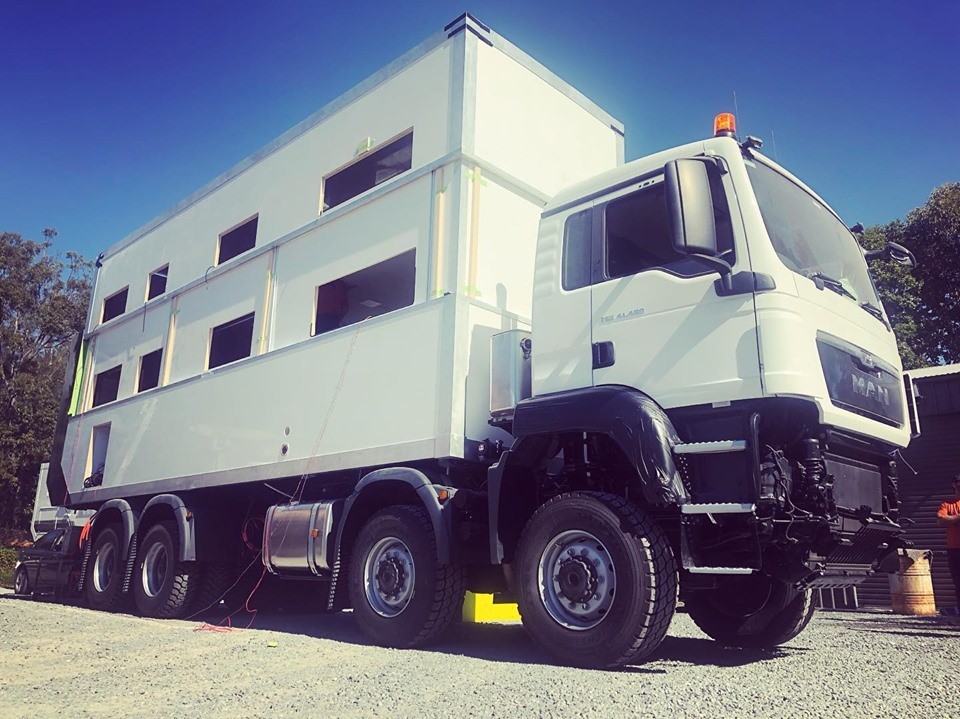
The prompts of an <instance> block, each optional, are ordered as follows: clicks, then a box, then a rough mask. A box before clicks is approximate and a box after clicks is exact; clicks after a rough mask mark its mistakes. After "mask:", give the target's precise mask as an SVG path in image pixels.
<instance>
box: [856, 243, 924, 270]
mask: <svg viewBox="0 0 960 719" xmlns="http://www.w3.org/2000/svg"><path fill="white" fill-rule="evenodd" d="M863 256H864V259H866V261H867V262H873V261H874V260H889V261H890V262H896V263H897V264H898V265H903V266H904V267H909V268H910V269H913V268H914V267H916V266H917V264H918V263H917V258H916V257H915V256H914V254H913V253H912V252H911V251H910V250H908V249H907V248H906V247H904V246H903V245H901V244H898V243H896V242H888V243H887V244H886V245H885V246H884V248H883V249H882V250H867V251H865V252H864V253H863Z"/></svg>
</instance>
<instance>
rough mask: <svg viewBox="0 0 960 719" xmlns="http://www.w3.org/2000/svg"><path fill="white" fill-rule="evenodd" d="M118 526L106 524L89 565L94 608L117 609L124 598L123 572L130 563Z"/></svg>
mask: <svg viewBox="0 0 960 719" xmlns="http://www.w3.org/2000/svg"><path fill="white" fill-rule="evenodd" d="M121 546H122V545H121V543H120V535H119V534H118V533H117V530H116V528H114V527H106V528H105V529H103V531H101V532H100V533H99V534H98V535H97V539H96V541H94V543H93V549H91V551H90V559H89V565H88V566H87V578H86V580H85V583H86V595H87V602H88V603H89V604H90V607H91V608H93V609H98V610H100V611H103V612H115V611H117V610H118V609H120V607H121V605H122V604H123V602H124V596H123V574H124V571H125V569H126V566H127V562H126V557H125V556H124V555H123V550H122V549H121Z"/></svg>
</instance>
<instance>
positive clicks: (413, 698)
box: [0, 594, 960, 719]
mask: <svg viewBox="0 0 960 719" xmlns="http://www.w3.org/2000/svg"><path fill="white" fill-rule="evenodd" d="M243 623H245V621H244V622H243ZM198 626H199V625H198V623H197V622H185V621H163V620H154V619H141V618H137V617H132V616H127V615H117V614H114V615H111V614H102V613H98V612H94V611H90V610H87V609H83V608H79V607H71V606H60V605H56V604H51V603H45V602H34V601H29V600H20V599H15V598H13V597H12V596H10V595H9V594H6V595H4V596H0V681H2V685H0V715H2V716H3V717H6V718H7V719H10V718H12V717H55V716H65V715H67V713H68V712H69V714H70V715H73V716H82V717H89V716H96V717H102V716H109V717H126V716H137V717H145V718H146V717H163V718H164V719H167V718H168V717H211V716H221V715H226V714H229V715H230V716H231V717H235V718H239V717H285V716H292V715H297V716H308V717H318V716H323V717H390V718H391V719H398V718H400V717H418V718H420V719H424V718H426V717H500V716H503V717H518V718H519V717H523V718H526V717H593V718H596V717H621V716H623V717H633V716H636V717H642V716H661V717H662V716H669V717H671V718H673V717H725V716H733V717H785V716H789V717H807V716H810V717H814V716H816V717H838V718H839V717H842V718H843V719H851V718H853V717H891V718H896V719H900V718H905V717H945V716H960V712H958V711H957V709H956V699H955V696H954V695H953V694H952V692H948V691H947V687H948V686H953V685H954V684H955V682H956V676H957V667H958V666H960V629H958V627H956V626H952V625H950V624H949V623H948V622H947V621H946V620H944V619H939V618H931V619H921V618H905V617H895V616H892V615H886V614H855V613H841V612H829V613H828V612H822V613H819V614H818V615H817V616H815V617H814V619H813V622H812V623H811V625H810V626H809V628H808V629H807V630H806V631H805V632H804V633H803V634H801V635H800V636H799V637H797V638H796V639H795V640H793V641H792V642H790V643H789V644H788V645H787V646H785V647H782V648H781V649H779V650H777V651H775V652H769V653H766V652H758V651H746V650H732V649H723V648H721V647H719V646H717V645H716V644H715V643H714V642H712V641H710V640H709V639H707V638H706V637H705V636H704V635H703V634H701V633H700V632H699V631H698V630H697V628H696V627H695V626H694V625H693V623H692V622H691V621H690V619H689V618H688V617H687V616H685V615H683V614H678V615H677V617H676V619H675V620H674V623H673V625H672V627H671V630H670V634H669V636H668V637H667V639H666V640H665V641H664V642H663V644H662V645H661V647H660V649H659V650H658V652H657V654H656V655H655V657H654V658H653V660H652V661H650V662H648V663H646V664H643V665H641V666H636V667H628V668H626V669H624V670H621V671H617V672H601V671H587V670H580V669H571V668H568V667H560V666H554V665H552V664H550V663H549V662H547V661H546V660H545V659H544V657H543V656H542V655H541V654H540V653H539V652H538V651H537V649H536V648H535V647H534V646H533V645H532V644H531V643H530V641H529V640H528V639H527V637H526V635H525V634H524V632H523V629H522V627H520V626H519V625H518V624H499V625H497V624H491V625H465V626H463V627H460V628H459V629H457V630H456V631H454V632H451V634H450V636H449V637H448V638H447V639H445V640H444V641H443V643H441V644H440V645H438V646H436V647H433V648H431V649H430V650H427V651H413V650H410V651H397V650H390V649H382V648H379V647H373V646H369V645H367V644H366V643H365V642H364V641H363V638H362V637H361V635H360V634H359V632H358V631H357V630H356V628H355V627H354V624H353V621H352V618H351V617H350V615H349V613H344V614H336V615H328V616H308V615H302V614H301V615H291V614H284V613H278V612H273V613H270V614H268V613H266V612H261V613H260V614H259V615H258V616H257V617H256V618H255V620H254V624H253V629H251V630H247V631H234V632H229V633H219V632H209V631H200V632H196V631H193V630H194V629H195V628H196V627H198Z"/></svg>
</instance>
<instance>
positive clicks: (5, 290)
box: [0, 229, 91, 527]
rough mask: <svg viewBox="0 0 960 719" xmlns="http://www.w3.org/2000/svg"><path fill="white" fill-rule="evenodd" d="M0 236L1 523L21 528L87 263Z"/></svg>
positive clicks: (81, 311)
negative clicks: (62, 257) (61, 256)
mask: <svg viewBox="0 0 960 719" xmlns="http://www.w3.org/2000/svg"><path fill="white" fill-rule="evenodd" d="M43 234H44V240H43V241H42V242H35V241H33V240H28V239H24V238H23V237H21V236H20V235H18V234H16V233H13V232H3V233H0V526H7V527H16V526H23V525H24V523H25V520H26V518H27V517H28V515H29V510H30V508H31V507H32V506H33V493H34V491H35V489H36V480H37V474H38V472H39V468H40V463H41V462H44V461H46V460H47V459H48V458H49V456H50V449H51V445H52V442H53V433H54V427H55V425H56V420H57V412H58V409H59V398H60V390H61V387H62V385H63V375H64V371H65V367H66V362H67V359H68V354H69V352H70V346H69V340H70V338H71V337H72V336H73V334H74V333H75V332H77V331H79V330H80V329H81V328H82V326H83V322H84V317H85V315H86V309H87V303H88V301H89V296H90V279H89V278H90V268H91V265H90V263H89V262H87V261H86V260H84V259H83V258H82V257H81V256H80V255H79V254H77V253H75V252H68V253H67V254H66V257H65V258H64V259H61V258H60V257H58V256H56V255H54V254H52V253H51V247H52V243H51V240H52V239H53V238H54V237H56V234H57V233H56V230H52V229H47V230H44V232H43Z"/></svg>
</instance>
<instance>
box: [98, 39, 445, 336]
mask: <svg viewBox="0 0 960 719" xmlns="http://www.w3.org/2000/svg"><path fill="white" fill-rule="evenodd" d="M450 63H451V53H450V45H449V44H446V45H443V46H441V47H438V48H437V49H435V50H433V51H432V52H431V53H429V54H428V55H426V56H425V57H424V58H423V59H421V60H419V61H418V62H415V63H414V64H412V65H410V66H408V67H407V68H405V69H403V70H402V71H401V72H399V73H398V74H396V75H393V76H392V77H389V78H388V79H385V80H384V81H383V83H382V84H380V85H378V86H377V87H375V88H374V89H373V90H371V91H370V92H368V93H367V94H366V95H363V96H361V97H360V98H358V99H357V100H355V101H354V102H352V103H351V104H349V105H347V106H346V107H344V108H342V109H341V110H339V111H338V112H336V113H334V114H333V115H331V116H330V117H329V118H327V119H325V120H324V121H323V122H322V123H320V124H318V125H316V126H315V127H313V128H312V129H310V130H308V131H307V132H306V133H304V134H303V135H300V136H299V137H296V138H295V139H293V140H292V141H290V142H289V143H288V144H286V145H284V146H283V147H281V148H280V149H278V150H277V151H276V152H274V153H272V154H270V155H268V156H267V157H265V158H264V159H262V160H260V161H259V162H257V163H256V164H254V165H253V166H251V167H250V168H249V169H247V170H246V171H245V172H243V173H242V174H239V175H237V176H236V177H234V178H233V179H231V180H230V181H229V182H227V183H226V184H224V185H223V186H221V187H219V188H218V189H216V190H215V191H214V192H211V193H210V194H208V195H206V196H205V197H203V198H201V199H200V200H198V201H197V202H196V203H194V204H192V205H190V206H189V207H187V208H185V209H184V210H183V211H182V212H180V213H179V214H177V215H175V216H173V217H171V218H170V219H168V220H167V221H166V222H164V223H163V224H161V225H159V226H158V227H157V228H156V229H154V230H152V231H150V232H148V233H147V234H145V235H144V236H142V237H141V238H140V239H138V240H136V241H135V242H133V243H132V244H130V245H129V246H127V247H126V248H124V249H123V250H121V251H120V252H118V253H117V254H114V255H111V256H109V257H107V258H106V259H105V260H104V263H103V267H101V268H100V278H99V281H98V285H97V294H96V297H95V298H94V302H93V308H94V309H93V312H92V313H91V317H90V320H89V323H88V331H90V330H92V329H93V327H95V326H96V322H97V320H99V308H100V307H101V304H102V301H103V298H104V297H107V296H109V295H110V294H112V293H113V292H116V291H117V290H118V289H120V288H121V287H123V286H124V285H127V284H129V285H130V298H129V300H128V309H129V308H131V307H134V306H136V305H137V304H139V303H141V302H142V299H143V298H144V297H145V296H146V282H147V277H148V274H149V273H150V272H151V271H152V270H154V269H156V268H157V267H159V266H161V265H163V264H165V263H167V262H169V263H170V275H169V280H168V286H167V288H168V290H169V289H175V288H177V287H179V286H182V285H183V284H185V283H186V282H189V281H191V280H193V279H195V278H197V277H200V276H202V275H203V274H204V272H205V271H206V270H207V268H209V267H210V266H212V265H213V264H214V260H215V256H216V254H215V253H216V247H217V240H218V237H219V235H220V234H221V233H223V232H224V231H225V230H228V229H230V228H232V227H234V226H235V225H237V224H238V223H240V222H242V221H244V220H246V219H248V218H250V217H252V216H253V215H256V214H259V220H258V228H257V246H260V245H263V244H265V243H267V242H270V241H272V240H275V239H277V238H278V237H282V236H283V235H285V234H287V233H289V232H291V231H293V230H295V229H297V228H299V227H302V226H303V225H305V224H307V223H308V222H310V221H312V220H314V219H316V217H317V214H318V211H319V198H320V186H321V181H322V178H323V176H324V175H326V174H328V173H330V172H331V171H333V170H335V169H336V168H338V167H340V166H341V165H343V164H345V163H347V162H349V161H350V160H352V159H353V157H354V155H355V153H356V150H357V147H358V145H359V144H360V143H361V141H363V140H365V139H366V138H368V137H369V138H373V140H374V142H378V143H379V142H382V141H385V140H388V139H390V138H391V137H393V136H395V135H397V134H398V133H400V132H403V131H404V130H406V129H408V128H413V129H414V138H413V168H414V169H415V168H417V167H422V166H423V165H426V164H428V163H429V162H431V161H433V160H436V159H437V158H439V157H442V156H443V155H445V154H446V153H447V152H448V151H449V150H450V149H451V148H450V147H449V146H448V133H447V124H448V115H449V89H450V69H451V67H450Z"/></svg>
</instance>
